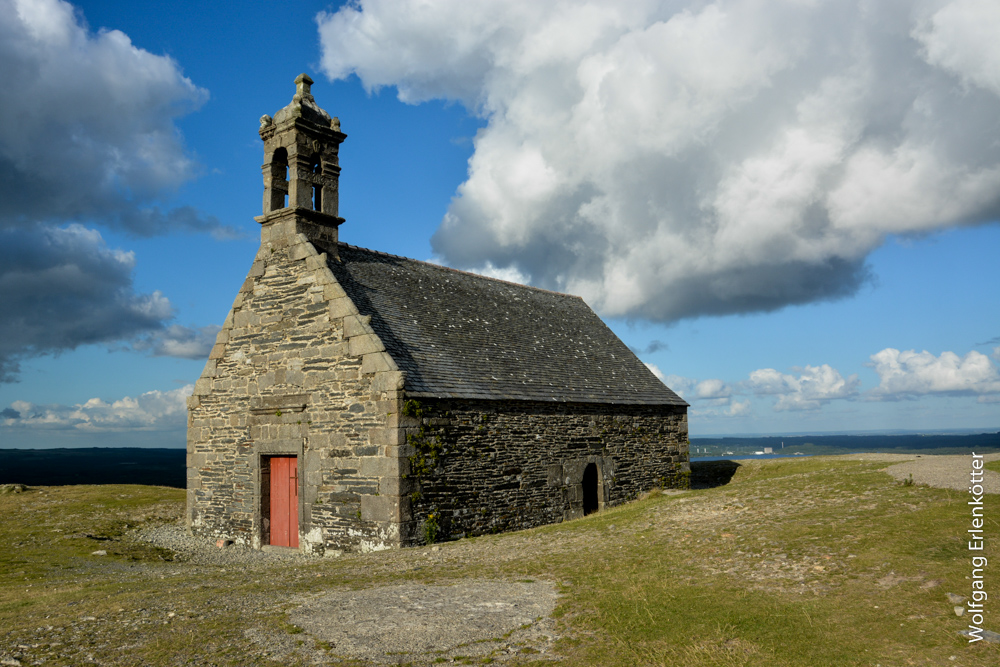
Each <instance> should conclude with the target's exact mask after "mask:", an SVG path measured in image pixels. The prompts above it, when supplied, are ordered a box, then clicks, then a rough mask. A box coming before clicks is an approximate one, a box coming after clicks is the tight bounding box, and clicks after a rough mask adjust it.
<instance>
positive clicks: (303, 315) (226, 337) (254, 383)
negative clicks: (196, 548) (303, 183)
mask: <svg viewBox="0 0 1000 667" xmlns="http://www.w3.org/2000/svg"><path fill="white" fill-rule="evenodd" d="M266 218H267V219H266V220H264V221H263V228H262V235H261V247H260V250H259V252H258V253H257V257H256V260H255V261H254V263H253V266H252V267H251V269H250V273H249V275H248V276H247V279H246V281H245V282H244V284H243V286H242V288H241V289H240V292H239V294H238V296H237V297H236V300H235V302H234V304H233V308H232V311H231V312H230V314H229V316H228V317H227V318H226V321H225V325H224V327H223V329H222V331H220V332H219V335H218V338H217V344H216V345H215V347H214V348H213V350H212V353H211V356H210V359H209V361H208V363H207V364H206V367H205V370H204V372H203V374H202V377H201V379H199V380H198V382H197V383H196V385H195V391H194V395H193V396H192V397H191V398H190V399H189V402H188V407H189V415H188V462H187V465H188V510H187V522H188V527H189V529H190V530H191V531H192V532H193V533H195V534H198V535H205V536H210V537H213V538H225V539H232V540H234V541H236V542H238V543H241V544H245V545H247V546H253V547H260V546H262V539H265V540H266V536H267V530H268V526H267V524H266V521H265V518H266V510H264V511H262V510H263V509H264V508H263V507H262V504H263V501H262V499H263V498H265V497H266V495H267V489H266V488H264V489H262V488H261V483H262V475H261V472H262V466H266V457H267V456H269V455H285V456H297V457H298V466H299V467H298V470H299V472H298V474H299V478H300V483H299V538H300V548H301V549H302V550H304V551H307V552H312V553H323V552H325V551H328V550H352V551H356V550H372V549H382V548H389V547H392V546H397V545H398V544H399V541H400V522H401V520H402V519H403V518H408V517H404V516H403V515H402V512H403V511H404V510H405V508H403V507H401V504H400V495H399V494H400V491H399V478H400V474H401V472H405V467H406V466H407V465H408V461H407V460H406V459H405V458H401V451H400V447H399V445H401V444H402V435H401V432H400V430H399V428H398V415H399V412H400V405H401V401H400V395H401V391H400V390H401V388H402V386H403V374H402V373H401V372H400V371H399V370H398V369H397V368H396V366H395V364H394V363H393V362H392V359H391V358H390V357H389V356H388V354H386V353H385V351H384V348H383V347H382V345H381V342H380V341H379V340H378V337H377V336H375V334H374V332H373V331H372V329H371V327H370V326H369V325H368V318H365V317H363V316H361V315H360V314H359V313H358V311H357V309H356V308H355V307H354V305H353V303H352V302H351V301H350V300H349V299H347V298H346V294H345V293H344V292H343V290H342V289H341V288H340V286H339V285H338V284H337V282H336V280H335V278H334V277H333V274H332V273H331V272H330V270H329V268H328V267H327V257H326V255H325V254H317V252H316V250H315V248H314V247H313V245H312V244H311V243H310V242H309V241H308V238H309V236H313V237H315V235H316V234H317V228H316V226H315V225H313V224H311V223H309V222H308V221H306V220H303V219H302V218H301V217H299V216H297V215H295V210H294V209H285V210H283V211H279V212H277V213H275V214H271V215H269V216H266ZM303 232H305V233H303ZM319 232H320V233H321V232H322V230H319ZM307 234H308V235H309V236H307ZM401 466H402V469H401ZM265 469H266V468H265ZM265 479H266V478H265ZM406 500H407V502H408V500H409V499H408V498H407V499H406Z"/></svg>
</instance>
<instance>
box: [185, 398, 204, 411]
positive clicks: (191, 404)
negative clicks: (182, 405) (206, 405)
mask: <svg viewBox="0 0 1000 667" xmlns="http://www.w3.org/2000/svg"><path fill="white" fill-rule="evenodd" d="M200 405H201V397H200V396H188V397H187V406H188V410H195V409H197V408H198V406H200Z"/></svg>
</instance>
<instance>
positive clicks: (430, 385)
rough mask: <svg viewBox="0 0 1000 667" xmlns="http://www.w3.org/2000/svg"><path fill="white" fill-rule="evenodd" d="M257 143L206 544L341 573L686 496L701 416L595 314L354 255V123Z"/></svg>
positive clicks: (301, 83) (192, 406)
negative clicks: (631, 503)
mask: <svg viewBox="0 0 1000 667" xmlns="http://www.w3.org/2000/svg"><path fill="white" fill-rule="evenodd" d="M295 84H296V92H295V95H294V97H293V98H292V101H291V103H290V104H288V105H287V106H286V107H284V108H283V109H281V110H280V111H278V112H277V113H276V114H275V115H274V117H273V118H272V117H270V116H264V117H262V118H261V121H260V137H261V139H262V140H263V142H264V166H263V173H264V205H263V215H261V216H260V217H258V218H256V220H257V222H259V223H260V226H261V243H260V249H259V251H258V252H257V256H256V257H255V259H254V262H253V265H252V266H251V267H250V272H249V274H248V275H247V277H246V280H245V281H244V282H243V285H242V287H240V290H239V293H238V294H237V295H236V300H235V301H234V302H233V306H232V309H231V310H230V311H229V315H228V316H227V317H226V320H225V324H224V326H223V328H222V330H221V331H220V332H219V335H218V338H217V340H216V344H215V347H214V348H213V349H212V352H211V355H210V356H209V359H208V362H207V363H206V365H205V370H204V372H203V373H202V375H201V378H200V379H199V380H198V381H197V383H196V384H195V389H194V395H192V396H191V397H190V398H189V400H188V439H187V471H188V482H187V525H188V528H189V530H190V531H191V532H192V533H193V534H195V535H201V536H206V537H212V538H214V539H224V540H232V541H234V542H236V543H238V544H242V545H246V546H250V547H254V548H266V547H269V546H275V547H288V548H297V549H299V550H301V551H303V552H307V553H314V554H324V553H335V552H340V551H368V550H376V549H386V548H394V547H405V546H411V545H419V544H426V543H430V542H434V541H440V540H447V539H456V538H460V537H463V536H467V535H469V536H471V535H478V534H483V533H493V532H500V531H509V530H518V529H522V528H529V527H532V526H538V525H542V524H547V523H553V522H558V521H564V520H567V519H574V518H576V517H581V516H583V515H585V514H588V513H590V512H594V511H599V510H601V509H602V508H604V507H610V506H612V505H616V504H619V503H622V502H625V501H627V500H629V499H631V498H635V497H636V496H637V495H639V494H640V493H642V492H644V491H647V490H649V489H650V488H653V487H657V486H681V487H683V486H686V485H687V484H688V477H689V470H690V469H689V463H688V436H687V403H685V402H684V401H683V400H682V399H681V398H680V397H679V396H677V394H675V393H674V392H673V391H671V390H670V389H668V388H667V387H666V386H665V385H664V384H663V383H662V382H660V381H659V380H658V379H657V378H656V377H655V376H654V375H653V374H652V373H651V372H650V371H649V369H648V368H646V366H645V365H644V364H643V363H642V362H641V361H639V359H638V358H636V356H635V354H633V353H632V352H631V351H630V350H629V348H628V347H627V346H626V345H625V344H624V343H623V342H622V341H621V340H619V339H618V338H617V337H616V336H615V335H614V334H613V333H612V332H611V330H610V329H608V327H607V326H605V324H604V323H603V322H602V321H601V320H600V318H598V317H597V315H595V314H594V312H593V311H592V310H591V309H590V308H589V307H588V306H587V304H586V303H584V302H583V300H582V299H580V298H579V297H575V296H570V295H567V294H558V293H555V292H549V291H546V290H542V289H537V288H534V287H527V286H524V285H518V284H514V283H509V282H504V281H502V280H496V279H493V278H487V277H484V276H480V275H476V274H472V273H466V272H463V271H457V270H454V269H449V268H445V267H442V266H437V265H435V264H429V263H426V262H420V261H417V260H413V259H407V258H405V257H397V256H395V255H388V254H385V253H382V252H378V251H376V250H368V249H365V248H358V247H355V246H351V245H347V244H345V243H341V242H340V238H339V228H340V226H341V224H343V223H344V219H343V218H341V217H338V190H337V189H338V180H339V174H340V166H339V160H338V151H339V148H340V144H341V143H342V142H343V141H344V140H345V139H346V138H347V135H345V134H344V133H343V132H342V131H341V127H340V121H339V120H338V119H337V118H331V117H330V115H329V114H327V112H326V111H324V110H323V109H321V108H319V106H317V104H316V101H315V99H314V98H313V96H312V94H311V92H310V85H311V84H312V80H311V79H310V78H309V77H308V76H306V75H305V74H302V75H300V76H299V77H298V78H297V79H296V80H295Z"/></svg>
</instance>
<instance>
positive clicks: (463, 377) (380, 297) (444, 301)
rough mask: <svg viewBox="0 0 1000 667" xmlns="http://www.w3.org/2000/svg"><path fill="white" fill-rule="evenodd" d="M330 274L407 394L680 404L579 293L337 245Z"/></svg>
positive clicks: (417, 395) (418, 395)
mask: <svg viewBox="0 0 1000 667" xmlns="http://www.w3.org/2000/svg"><path fill="white" fill-rule="evenodd" d="M338 250H339V255H340V259H339V260H337V259H333V257H334V254H333V253H329V256H330V257H331V259H330V260H329V262H328V263H329V266H330V269H331V271H333V274H334V276H335V277H336V278H337V280H338V281H339V282H340V284H341V286H342V287H343V288H344V290H345V291H346V292H347V294H348V296H350V298H351V299H352V300H353V301H354V303H355V305H356V306H357V307H358V310H360V311H361V313H362V314H363V315H371V326H372V328H373V329H375V331H376V333H378V334H379V336H380V337H381V338H382V341H383V342H384V344H385V346H386V349H387V351H388V352H389V354H390V355H391V356H392V358H393V359H394V360H395V361H396V363H397V365H398V366H399V368H400V369H401V370H404V371H406V381H405V385H404V389H405V391H406V392H407V394H409V395H411V396H414V397H435V398H445V397H452V398H474V399H515V400H538V401H559V402H586V403H626V404H650V405H687V403H685V402H684V400H683V399H681V398H680V397H679V396H677V394H675V393H674V392H672V391H671V390H670V389H668V388H667V387H666V386H665V385H664V384H663V383H662V382H660V381H659V380H658V379H657V378H656V376H654V375H653V374H652V372H650V370H649V369H648V368H646V366H645V365H643V363H642V362H641V361H639V359H638V358H636V356H635V354H633V353H632V351H631V350H629V349H628V347H627V346H626V345H625V344H624V343H623V342H622V341H621V340H619V339H618V337H617V336H615V334H614V333H612V332H611V330H610V329H608V327H607V326H606V325H605V324H604V322H602V321H601V319H600V318H599V317H597V315H596V314H594V312H593V311H592V310H591V309H590V308H589V307H588V306H587V304H586V303H584V301H583V299H581V298H579V297H576V296H570V295H566V294H558V293H555V292H549V291H546V290H541V289H536V288H533V287H526V286H524V285H518V284H515V283H509V282H505V281H502V280H496V279H493V278H486V277H484V276H479V275H476V274H472V273H466V272H464V271H457V270H455V269H449V268H445V267H441V266H437V265H435V264H430V263H427V262H419V261H416V260H413V259H407V258H405V257H397V256H394V255H387V254H385V253H380V252H376V251H373V250H367V249H365V248H358V247H355V246H351V245H347V244H344V243H341V244H339V248H338Z"/></svg>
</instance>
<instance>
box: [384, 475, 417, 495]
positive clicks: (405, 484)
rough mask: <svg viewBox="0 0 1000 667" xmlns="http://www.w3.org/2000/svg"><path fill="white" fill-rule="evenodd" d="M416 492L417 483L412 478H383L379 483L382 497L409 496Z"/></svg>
mask: <svg viewBox="0 0 1000 667" xmlns="http://www.w3.org/2000/svg"><path fill="white" fill-rule="evenodd" d="M416 490H417V484H416V481H415V480H413V479H410V478H406V479H402V478H400V477H383V478H382V479H380V480H379V482H378V493H379V495H380V496H408V495H410V494H411V493H413V492H414V491H416Z"/></svg>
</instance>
